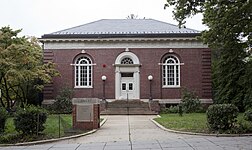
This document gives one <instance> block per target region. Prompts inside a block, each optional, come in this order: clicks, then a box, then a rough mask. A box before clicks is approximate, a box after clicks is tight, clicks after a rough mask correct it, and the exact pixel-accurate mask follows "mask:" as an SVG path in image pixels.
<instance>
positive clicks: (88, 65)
mask: <svg viewBox="0 0 252 150" xmlns="http://www.w3.org/2000/svg"><path fill="white" fill-rule="evenodd" d="M75 87H77V88H78V87H79V88H91V87H92V61H91V59H90V58H88V57H86V56H81V57H79V58H78V59H77V60H76V61H75Z"/></svg>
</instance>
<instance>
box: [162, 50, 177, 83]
mask: <svg viewBox="0 0 252 150" xmlns="http://www.w3.org/2000/svg"><path fill="white" fill-rule="evenodd" d="M162 66H163V71H162V76H163V87H179V86H180V62H179V60H178V58H177V57H175V56H173V55H169V56H167V57H166V58H165V59H164V61H163V64H162Z"/></svg>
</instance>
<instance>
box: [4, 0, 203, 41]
mask: <svg viewBox="0 0 252 150" xmlns="http://www.w3.org/2000/svg"><path fill="white" fill-rule="evenodd" d="M165 2H166V0H0V5H1V7H0V27H3V26H8V25H9V26H10V27H11V28H13V29H23V31H22V35H28V36H36V37H41V35H43V34H47V33H51V32H55V31H59V30H62V29H66V28H69V27H74V26H78V25H82V24H86V23H89V22H92V21H96V20H99V19H126V17H127V16H128V15H130V14H135V15H138V17H139V18H143V17H145V18H147V19H148V18H151V19H156V20H160V21H164V22H168V23H172V24H175V25H177V24H178V23H177V22H176V21H175V20H173V17H172V9H171V8H169V9H164V4H165ZM201 22H202V17H201V16H200V15H198V16H196V17H193V18H192V19H189V20H188V21H187V24H186V27H187V28H192V29H196V30H200V31H201V30H204V29H206V27H205V26H203V25H202V23H201Z"/></svg>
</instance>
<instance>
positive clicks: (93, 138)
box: [0, 115, 252, 150]
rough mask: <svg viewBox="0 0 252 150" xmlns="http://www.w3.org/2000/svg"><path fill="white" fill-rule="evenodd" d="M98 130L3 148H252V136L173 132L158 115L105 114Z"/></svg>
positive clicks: (225, 149) (239, 149) (68, 149)
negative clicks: (155, 120)
mask: <svg viewBox="0 0 252 150" xmlns="http://www.w3.org/2000/svg"><path fill="white" fill-rule="evenodd" d="M103 117H104V118H107V122H106V123H105V124H104V126H102V128H101V129H99V130H98V131H97V132H95V133H94V134H91V135H87V136H84V137H80V138H77V139H70V140H64V141H59V142H54V143H49V144H42V145H32V146H16V147H15V146H12V147H0V150H3V149H4V150H5V149H6V150H7V149H12V150H21V149H22V150H131V149H133V150H150V149H153V150H173V149H174V150H175V149H176V150H180V149H181V150H182V149H183V150H201V149H202V150H242V149H244V150H251V149H252V137H213V136H196V135H184V134H176V133H170V132H167V131H163V130H161V129H160V128H158V127H157V126H156V125H155V124H154V123H152V122H151V121H150V119H152V118H155V117H156V116H127V115H125V116H121V115H120V116H103Z"/></svg>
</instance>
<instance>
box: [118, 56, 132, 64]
mask: <svg viewBox="0 0 252 150" xmlns="http://www.w3.org/2000/svg"><path fill="white" fill-rule="evenodd" d="M121 64H134V63H133V60H132V59H131V58H129V57H125V58H123V59H122V61H121Z"/></svg>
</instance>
